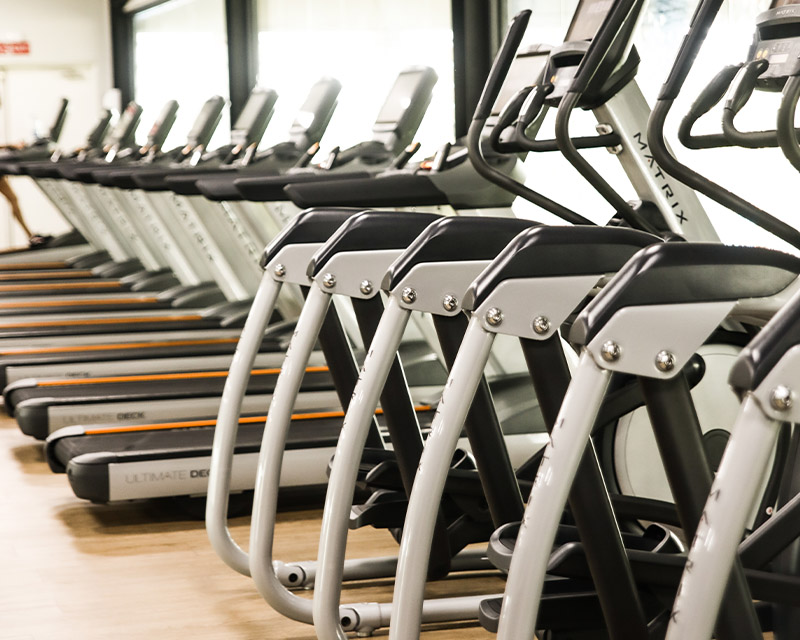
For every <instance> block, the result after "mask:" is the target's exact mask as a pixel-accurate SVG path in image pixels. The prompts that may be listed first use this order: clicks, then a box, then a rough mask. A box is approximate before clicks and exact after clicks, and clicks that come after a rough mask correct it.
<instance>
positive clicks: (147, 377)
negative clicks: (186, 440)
mask: <svg viewBox="0 0 800 640" xmlns="http://www.w3.org/2000/svg"><path fill="white" fill-rule="evenodd" d="M325 371H328V367H323V366H319V367H306V373H324V372H325ZM280 372H281V370H280V368H273V369H253V370H252V371H251V372H250V375H251V376H274V375H278V374H279V373H280ZM227 375H228V370H227V369H225V371H187V372H185V373H151V374H147V373H143V374H141V375H130V376H103V377H99V378H70V379H68V380H46V381H44V382H39V383H38V384H37V385H36V386H37V387H68V386H73V385H76V384H110V383H114V382H155V381H161V380H203V379H209V378H224V377H225V376H227Z"/></svg>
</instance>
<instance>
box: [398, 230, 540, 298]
mask: <svg viewBox="0 0 800 640" xmlns="http://www.w3.org/2000/svg"><path fill="white" fill-rule="evenodd" d="M534 225H538V223H537V222H533V221H531V220H518V219H516V218H480V217H464V218H459V217H447V218H442V219H441V220H439V221H437V222H434V223H433V224H432V225H430V226H429V227H428V228H427V229H425V231H423V232H422V233H421V234H420V235H419V237H418V238H417V239H416V240H414V242H413V243H412V244H411V245H410V246H409V247H408V249H407V250H406V251H405V253H403V255H402V256H400V257H399V258H398V259H397V260H396V261H395V262H394V264H393V265H392V267H391V269H389V271H388V272H387V274H386V278H384V281H383V288H384V289H387V290H391V289H394V288H395V286H397V283H398V282H400V281H401V280H403V278H405V277H406V275H408V273H409V272H410V271H411V270H412V269H413V268H414V267H415V266H417V265H418V264H423V263H430V262H464V261H470V260H494V258H496V257H497V255H498V254H499V253H500V252H501V251H502V250H503V249H505V248H506V245H508V243H509V242H510V241H511V240H513V239H514V237H515V236H516V235H517V234H519V233H520V232H521V231H523V230H525V229H528V228H530V227H532V226H534Z"/></svg>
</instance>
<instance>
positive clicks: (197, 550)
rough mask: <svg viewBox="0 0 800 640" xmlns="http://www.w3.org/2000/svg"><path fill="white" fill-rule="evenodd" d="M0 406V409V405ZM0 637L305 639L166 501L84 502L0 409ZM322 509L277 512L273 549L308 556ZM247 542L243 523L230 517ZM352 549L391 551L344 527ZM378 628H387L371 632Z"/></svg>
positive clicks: (452, 631)
mask: <svg viewBox="0 0 800 640" xmlns="http://www.w3.org/2000/svg"><path fill="white" fill-rule="evenodd" d="M0 410H1V409H0ZM0 487H3V488H2V489H0V514H1V515H0V640H23V639H24V640H34V639H35V640H45V639H47V640H52V639H53V638H59V639H65V640H72V639H76V640H77V639H81V640H93V639H99V638H103V639H107V638H114V640H122V639H128V638H130V639H133V638H136V639H140V638H148V639H161V638H164V639H167V638H168V639H170V640H176V639H184V638H192V639H193V640H205V639H207V638H224V639H232V640H235V639H240V638H241V639H244V638H253V639H255V638H258V639H260V640H263V639H276V640H277V639H284V638H286V639H301V638H302V639H306V638H307V639H309V640H311V639H312V638H315V637H316V636H315V635H314V633H313V630H312V629H311V628H310V627H308V626H306V625H302V624H300V623H295V622H291V621H287V620H285V619H284V618H282V617H281V616H279V615H277V614H276V613H274V612H273V611H272V610H271V609H270V608H269V607H268V606H267V605H266V604H265V603H264V602H263V600H262V599H261V598H260V596H259V595H258V594H257V593H256V590H255V588H254V586H253V584H252V582H251V581H250V579H249V578H245V577H242V576H240V575H238V574H236V573H234V572H233V571H232V570H230V569H229V568H228V567H226V566H225V565H223V564H222V562H221V561H220V560H219V559H218V558H217V557H216V555H215V554H214V552H213V551H212V550H211V548H210V546H209V543H208V540H207V539H206V536H205V531H204V529H203V525H202V523H201V522H197V521H192V520H189V519H187V518H186V517H185V516H182V515H181V514H180V513H176V510H175V508H174V505H172V504H171V502H169V501H164V502H153V503H148V504H121V505H116V506H101V505H91V504H88V503H86V502H83V501H81V500H78V499H77V498H75V497H74V495H73V494H72V492H71V490H70V488H69V485H68V483H67V480H66V478H65V477H64V476H57V475H54V474H52V473H51V472H50V471H49V469H48V468H47V465H46V464H45V463H44V461H43V458H42V453H41V444H40V443H37V442H35V441H33V440H31V439H30V438H27V437H26V436H24V435H22V434H21V433H20V431H19V430H18V429H17V427H16V424H15V423H14V422H13V421H12V420H11V419H9V418H7V417H5V416H2V417H0ZM319 518H320V513H319V512H318V511H301V512H293V513H287V514H284V515H283V516H282V517H281V523H280V526H279V530H278V533H277V541H276V557H277V558H283V559H286V560H306V559H311V558H314V557H315V556H316V551H317V541H318V530H319ZM233 530H234V535H235V537H236V538H237V539H239V540H241V541H246V539H247V535H248V530H249V528H248V522H247V520H246V519H244V518H239V519H237V520H235V521H234V526H233ZM351 540H352V541H353V543H352V544H351V545H350V547H351V549H353V548H355V549H356V550H357V552H358V554H359V555H362V556H364V555H386V554H394V553H396V551H397V546H396V545H395V543H394V542H393V540H392V539H391V537H390V536H389V535H388V534H386V533H385V532H379V531H374V530H364V531H357V532H355V534H354V535H353V536H351ZM486 590H490V592H498V591H499V590H502V582H501V581H500V580H499V579H497V578H486V577H481V578H474V577H473V578H471V579H464V578H462V579H456V580H448V581H444V582H442V583H438V584H436V585H435V586H434V587H433V588H432V589H431V594H432V595H433V594H436V595H444V594H445V593H447V592H448V591H451V592H457V593H459V594H463V595H466V594H471V593H484V592H486ZM344 598H345V599H346V600H347V601H349V602H359V601H368V602H369V601H373V602H374V601H386V600H390V599H391V588H390V587H389V585H388V584H375V583H372V584H361V585H358V586H355V587H347V588H346V589H345V592H344ZM377 635H378V637H385V636H386V632H385V631H384V632H382V633H379V634H377ZM487 637H492V636H491V634H488V633H487V632H486V631H484V630H483V629H480V628H477V627H475V626H474V625H466V626H463V625H459V626H449V627H444V628H438V629H431V630H426V632H425V633H424V634H423V638H425V639H426V640H445V639H450V638H459V639H460V640H469V639H471V638H487Z"/></svg>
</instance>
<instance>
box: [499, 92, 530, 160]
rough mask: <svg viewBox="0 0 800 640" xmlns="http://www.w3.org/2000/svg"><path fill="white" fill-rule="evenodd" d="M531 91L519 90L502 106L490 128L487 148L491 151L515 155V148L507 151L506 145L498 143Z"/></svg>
mask: <svg viewBox="0 0 800 640" xmlns="http://www.w3.org/2000/svg"><path fill="white" fill-rule="evenodd" d="M533 89H534V87H524V88H523V89H520V90H519V91H517V92H516V93H515V94H514V95H513V96H512V98H511V100H509V101H508V102H506V104H505V105H504V106H503V109H502V110H501V111H500V115H498V116H497V122H496V123H495V125H494V127H492V133H491V135H490V136H489V146H490V147H491V148H492V150H493V151H496V152H497V153H509V152H510V153H516V152H517V151H518V149H517V148H516V146H515V147H513V149H509V148H508V146H507V145H505V144H504V143H502V142H501V141H500V138H501V137H502V135H503V132H504V131H505V130H506V129H507V128H508V127H510V126H511V125H513V124H514V121H515V120H516V119H517V115H518V114H519V111H520V108H521V106H522V105H524V104H525V100H526V99H527V97H528V94H529V93H531V91H532V90H533Z"/></svg>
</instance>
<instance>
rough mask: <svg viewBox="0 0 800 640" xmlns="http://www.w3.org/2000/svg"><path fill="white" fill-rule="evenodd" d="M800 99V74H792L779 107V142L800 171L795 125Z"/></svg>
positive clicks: (799, 149) (782, 149)
mask: <svg viewBox="0 0 800 640" xmlns="http://www.w3.org/2000/svg"><path fill="white" fill-rule="evenodd" d="M798 99H800V76H792V77H791V78H789V79H788V80H787V81H786V86H784V88H783V97H782V98H781V106H780V108H779V109H778V144H779V145H780V147H781V151H783V155H785V156H786V159H787V160H789V162H791V163H792V166H793V167H794V168H795V169H797V170H798V171H800V142H798V140H797V129H795V126H794V120H795V114H796V113H797V102H798Z"/></svg>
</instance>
